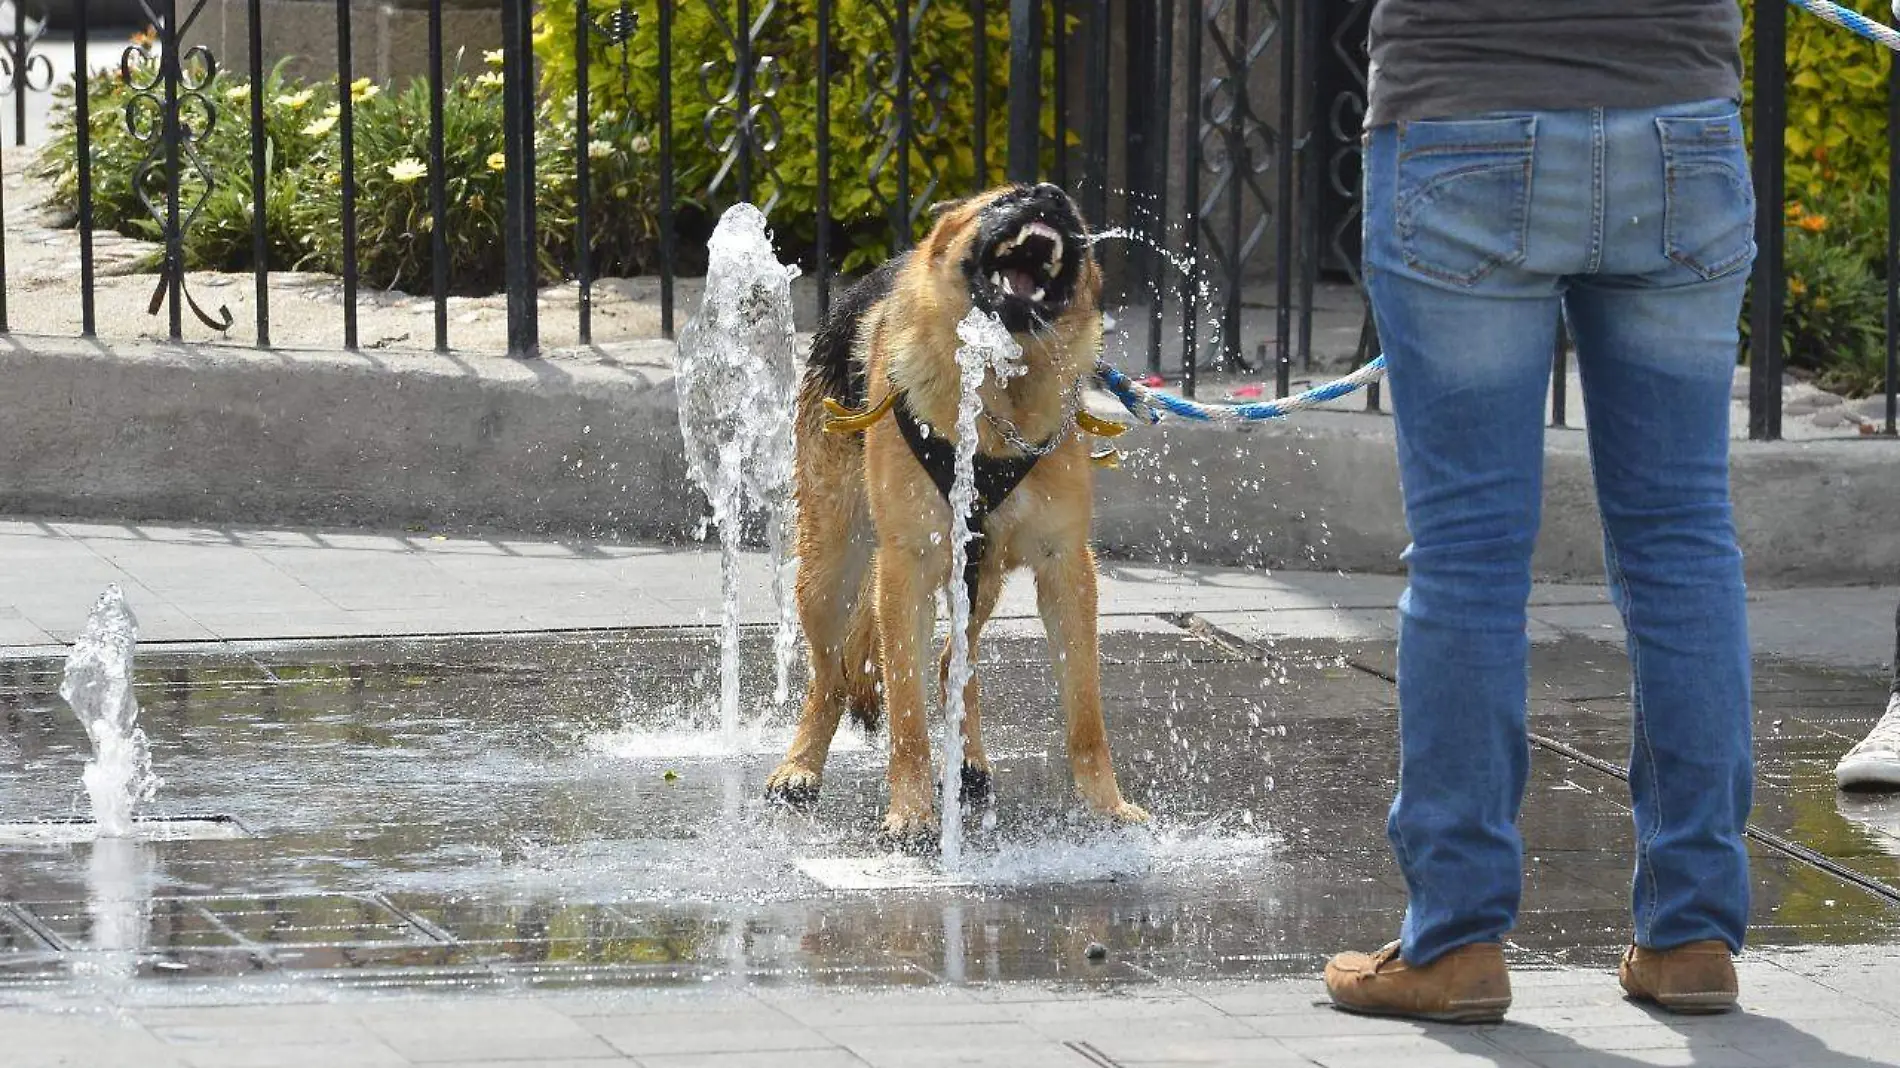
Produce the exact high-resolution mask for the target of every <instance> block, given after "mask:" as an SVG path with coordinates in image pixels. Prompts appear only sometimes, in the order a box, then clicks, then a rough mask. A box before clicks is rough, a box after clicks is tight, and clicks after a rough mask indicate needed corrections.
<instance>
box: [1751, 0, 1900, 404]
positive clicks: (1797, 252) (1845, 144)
mask: <svg viewBox="0 0 1900 1068" xmlns="http://www.w3.org/2000/svg"><path fill="white" fill-rule="evenodd" d="M1840 2H1841V3H1843V4H1844V6H1847V7H1851V8H1853V9H1855V10H1856V11H1859V12H1861V13H1862V14H1866V15H1870V16H1872V17H1874V18H1875V19H1879V20H1884V19H1885V18H1887V16H1888V11H1887V6H1888V5H1887V0H1840ZM1742 8H1743V15H1744V19H1745V24H1746V26H1747V28H1748V31H1747V32H1748V36H1747V37H1745V39H1744V43H1743V46H1742V55H1743V59H1744V60H1745V61H1746V62H1747V63H1748V64H1749V66H1750V68H1751V70H1750V77H1749V78H1748V79H1747V81H1746V82H1745V83H1744V97H1745V99H1746V101H1747V104H1746V106H1748V107H1752V106H1753V101H1754V79H1753V76H1752V75H1753V71H1752V66H1753V62H1754V54H1753V44H1752V41H1753V37H1752V34H1753V28H1754V4H1753V3H1752V2H1744V3H1743V5H1742ZM1787 56H1788V82H1787V108H1788V133H1787V151H1786V154H1785V161H1786V166H1787V197H1786V201H1787V203H1786V211H1787V224H1786V227H1787V229H1786V233H1785V250H1786V251H1785V260H1784V267H1785V277H1786V285H1787V292H1786V313H1785V318H1784V320H1783V324H1782V327H1783V328H1782V343H1783V353H1784V355H1785V357H1786V359H1787V364H1788V366H1789V367H1791V368H1796V369H1799V370H1801V371H1805V372H1807V373H1808V374H1810V375H1812V376H1813V377H1814V379H1815V382H1816V384H1818V385H1820V386H1821V387H1822V388H1824V389H1830V390H1835V391H1838V392H1843V393H1846V394H1848V395H1850V396H1858V395H1861V394H1865V393H1869V392H1873V391H1875V390H1877V389H1878V388H1880V384H1881V381H1882V376H1883V371H1884V368H1885V366H1886V352H1885V348H1884V337H1885V331H1886V290H1885V284H1886V283H1885V277H1886V241H1887V199H1886V198H1887V183H1888V182H1889V181H1890V180H1891V175H1889V174H1888V173H1887V137H1888V130H1887V72H1888V67H1889V64H1890V63H1892V53H1891V52H1889V51H1888V50H1887V49H1885V48H1882V47H1880V46H1879V45H1877V44H1874V43H1873V42H1871V41H1867V40H1863V39H1862V38H1860V37H1859V36H1857V35H1855V34H1853V33H1850V32H1849V31H1847V30H1844V29H1842V28H1840V27H1838V26H1835V25H1833V24H1831V23H1828V22H1825V21H1823V20H1821V19H1818V18H1815V17H1813V16H1811V15H1807V14H1804V13H1802V12H1800V11H1789V12H1788V50H1787ZM1745 113H1746V112H1745ZM1751 134H1752V131H1751ZM1743 328H1744V332H1745V331H1746V328H1747V323H1746V320H1744V323H1743Z"/></svg>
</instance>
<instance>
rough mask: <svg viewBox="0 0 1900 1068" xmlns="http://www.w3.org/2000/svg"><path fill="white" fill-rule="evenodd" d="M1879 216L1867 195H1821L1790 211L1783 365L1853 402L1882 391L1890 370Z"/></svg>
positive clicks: (1882, 231) (1882, 215)
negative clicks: (1794, 369)
mask: <svg viewBox="0 0 1900 1068" xmlns="http://www.w3.org/2000/svg"><path fill="white" fill-rule="evenodd" d="M1884 209H1885V204H1884V202H1881V201H1879V200H1878V198H1875V197H1873V196H1872V195H1870V194H1859V195H1855V194H1847V193H1833V194H1829V193H1823V194H1822V196H1821V197H1819V198H1817V199H1814V200H1811V201H1808V202H1806V203H1794V204H1790V205H1789V206H1788V211H1787V216H1788V218H1787V223H1786V231H1785V243H1786V253H1785V259H1784V266H1785V270H1786V277H1787V303H1786V308H1785V311H1784V313H1783V314H1784V318H1783V321H1782V345H1783V354H1784V357H1785V359H1786V361H1787V365H1788V366H1789V367H1793V368H1800V369H1803V370H1806V371H1808V372H1811V373H1812V374H1813V375H1814V377H1815V383H1816V384H1817V385H1819V386H1820V387H1821V388H1823V389H1827V390H1831V391H1834V392H1837V393H1843V394H1846V395H1848V396H1853V397H1858V396H1864V395H1866V394H1869V393H1872V392H1875V391H1876V390H1878V389H1880V388H1881V383H1882V381H1883V379H1884V375H1885V368H1886V364H1887V350H1886V341H1885V339H1886V315H1887V287H1886V280H1885V278H1884V275H1883V272H1884V268H1885V262H1886V261H1885V255H1886V249H1885V240H1886V233H1885V226H1884V223H1885V220H1886V215H1885V211H1884ZM1876 212H1878V217H1877V219H1876V218H1875V213H1876ZM1876 226H1878V227H1879V232H1878V234H1877V235H1876V234H1873V233H1872V231H1873V229H1874V228H1875V227H1876Z"/></svg>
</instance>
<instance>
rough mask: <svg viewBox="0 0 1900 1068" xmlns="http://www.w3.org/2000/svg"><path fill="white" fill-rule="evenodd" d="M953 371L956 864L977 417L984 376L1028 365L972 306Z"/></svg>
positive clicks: (949, 704) (949, 812) (950, 769)
mask: <svg viewBox="0 0 1900 1068" xmlns="http://www.w3.org/2000/svg"><path fill="white" fill-rule="evenodd" d="M957 339H958V340H960V341H962V342H963V344H961V345H959V346H957V371H958V373H959V377H960V381H961V385H962V395H961V397H960V398H959V400H958V404H957V445H956V466H955V468H954V471H955V475H954V477H953V478H952V480H951V483H950V572H949V578H948V591H949V596H950V670H949V672H948V673H947V676H946V679H945V681H944V694H943V708H944V732H943V803H942V808H943V838H942V842H943V863H944V865H945V866H946V867H955V866H956V864H957V863H958V862H959V861H960V860H961V859H962V856H963V796H962V790H963V690H964V687H966V686H967V685H969V682H970V674H971V669H970V591H969V587H968V586H967V585H966V584H965V583H964V581H963V568H964V565H965V563H966V562H967V561H968V559H969V545H970V539H971V538H972V537H974V536H975V534H974V532H973V531H971V530H970V511H971V509H972V508H974V507H975V504H976V445H977V440H976V438H977V435H976V417H977V416H978V415H979V414H981V413H982V411H983V396H982V393H981V390H982V388H983V381H984V379H985V378H992V379H994V380H995V382H996V385H997V386H998V387H1001V386H1002V385H1003V384H1004V383H1006V382H1008V381H1009V380H1010V379H1011V378H1014V377H1016V376H1017V375H1020V374H1023V373H1024V372H1026V371H1027V370H1028V368H1027V367H1025V366H1023V362H1022V358H1023V350H1022V348H1021V346H1019V345H1017V344H1016V339H1015V338H1013V337H1011V336H1010V334H1009V328H1008V327H1005V326H1004V325H1003V324H1002V322H1001V321H1000V320H999V319H997V318H996V316H994V315H992V314H990V313H988V312H984V311H981V310H979V309H976V308H972V309H970V314H968V315H966V316H964V317H963V321H962V322H960V323H958V324H957Z"/></svg>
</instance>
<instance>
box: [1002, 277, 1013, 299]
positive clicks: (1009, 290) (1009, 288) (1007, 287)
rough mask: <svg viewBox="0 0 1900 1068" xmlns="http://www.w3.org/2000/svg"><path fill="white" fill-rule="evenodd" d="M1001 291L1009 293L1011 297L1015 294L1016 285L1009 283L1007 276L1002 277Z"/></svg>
mask: <svg viewBox="0 0 1900 1068" xmlns="http://www.w3.org/2000/svg"><path fill="white" fill-rule="evenodd" d="M1003 292H1005V293H1007V294H1009V295H1010V296H1012V297H1013V296H1015V295H1016V287H1015V286H1013V285H1010V284H1009V279H1007V278H1005V279H1003Z"/></svg>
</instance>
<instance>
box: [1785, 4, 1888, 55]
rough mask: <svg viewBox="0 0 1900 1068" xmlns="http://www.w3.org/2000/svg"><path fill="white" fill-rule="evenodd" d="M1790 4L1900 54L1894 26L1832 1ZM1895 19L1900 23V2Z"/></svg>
mask: <svg viewBox="0 0 1900 1068" xmlns="http://www.w3.org/2000/svg"><path fill="white" fill-rule="evenodd" d="M1788 2H1789V3H1790V4H1793V5H1794V6H1795V7H1798V8H1800V9H1801V10H1803V11H1805V12H1807V13H1808V14H1810V15H1818V16H1820V17H1821V18H1824V19H1826V20H1828V21H1829V22H1832V23H1833V24H1834V25H1836V26H1840V27H1842V28H1844V29H1849V30H1852V31H1854V32H1855V33H1857V34H1860V35H1861V36H1862V37H1865V38H1867V39H1868V40H1869V41H1873V42H1875V43H1877V44H1882V45H1885V46H1887V47H1888V48H1890V49H1892V50H1894V51H1896V52H1900V30H1895V29H1894V28H1893V27H1892V26H1886V25H1882V24H1881V23H1878V22H1875V21H1874V20H1873V19H1870V18H1868V17H1867V16H1865V15H1863V14H1861V13H1860V12H1858V11H1854V10H1852V9H1850V8H1845V7H1842V6H1841V5H1839V4H1836V3H1832V2H1831V0H1788ZM1893 17H1894V19H1895V20H1897V21H1900V0H1895V2H1894V5H1893Z"/></svg>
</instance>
